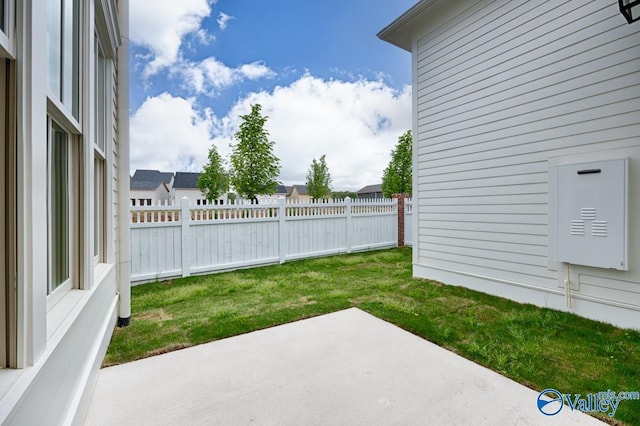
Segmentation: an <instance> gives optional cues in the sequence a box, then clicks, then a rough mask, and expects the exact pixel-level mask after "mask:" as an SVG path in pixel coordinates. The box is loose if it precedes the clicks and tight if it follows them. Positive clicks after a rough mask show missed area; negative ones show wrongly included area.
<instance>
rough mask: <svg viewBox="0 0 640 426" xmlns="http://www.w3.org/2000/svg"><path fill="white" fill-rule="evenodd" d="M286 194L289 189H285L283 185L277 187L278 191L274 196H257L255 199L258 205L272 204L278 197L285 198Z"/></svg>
mask: <svg viewBox="0 0 640 426" xmlns="http://www.w3.org/2000/svg"><path fill="white" fill-rule="evenodd" d="M288 193H289V188H287V187H286V186H284V185H278V189H277V190H276V192H275V193H274V194H272V195H257V196H256V198H257V199H258V203H260V204H264V203H266V202H274V201H276V200H277V199H278V198H279V197H284V198H286V197H287V194H288Z"/></svg>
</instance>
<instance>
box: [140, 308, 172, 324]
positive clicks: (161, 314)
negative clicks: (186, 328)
mask: <svg viewBox="0 0 640 426" xmlns="http://www.w3.org/2000/svg"><path fill="white" fill-rule="evenodd" d="M136 319H137V320H143V321H144V320H160V321H167V320H171V319H173V315H171V314H168V313H167V312H165V310H164V309H163V308H158V309H151V310H149V311H144V312H141V313H140V315H137V316H136Z"/></svg>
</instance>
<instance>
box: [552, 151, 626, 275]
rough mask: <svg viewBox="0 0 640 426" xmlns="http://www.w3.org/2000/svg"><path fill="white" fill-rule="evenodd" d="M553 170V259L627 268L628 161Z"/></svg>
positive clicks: (595, 163) (570, 165)
mask: <svg viewBox="0 0 640 426" xmlns="http://www.w3.org/2000/svg"><path fill="white" fill-rule="evenodd" d="M556 173H557V174H556V176H557V179H556V182H557V188H556V196H557V202H556V208H557V212H556V215H555V217H556V218H557V223H556V231H557V232H556V258H557V260H558V261H559V262H567V263H572V264H575V265H585V266H594V267H599V268H610V269H619V270H623V271H627V270H629V265H628V259H627V250H628V185H629V179H628V174H629V160H628V159H626V158H625V159H619V160H605V161H594V162H589V163H579V164H568V165H562V166H558V167H557V171H556Z"/></svg>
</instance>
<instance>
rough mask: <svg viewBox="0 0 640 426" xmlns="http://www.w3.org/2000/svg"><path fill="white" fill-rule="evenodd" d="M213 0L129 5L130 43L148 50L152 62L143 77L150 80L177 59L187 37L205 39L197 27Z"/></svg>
mask: <svg viewBox="0 0 640 426" xmlns="http://www.w3.org/2000/svg"><path fill="white" fill-rule="evenodd" d="M213 3H215V1H214V0H180V1H174V0H155V1H153V2H148V1H142V0H136V1H132V2H131V4H130V6H129V11H130V16H131V25H130V37H131V41H132V42H133V43H136V44H138V45H141V46H144V47H146V48H148V49H149V50H150V51H151V53H152V57H153V59H152V60H151V61H150V62H149V63H148V64H147V66H146V68H145V70H144V75H145V76H146V77H149V76H151V75H153V74H155V73H157V72H158V71H159V70H161V69H162V68H165V67H168V66H170V65H172V64H174V63H175V62H176V61H177V60H178V59H179V52H180V47H181V45H182V42H183V39H184V37H185V36H186V35H188V34H195V35H196V37H198V38H199V39H200V40H207V36H206V33H204V32H203V30H202V29H201V28H200V25H201V23H202V20H203V19H204V18H206V17H208V16H209V15H211V4H213Z"/></svg>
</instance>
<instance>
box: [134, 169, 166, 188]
mask: <svg viewBox="0 0 640 426" xmlns="http://www.w3.org/2000/svg"><path fill="white" fill-rule="evenodd" d="M171 179H173V173H170V172H160V171H158V170H136V172H135V173H134V174H133V177H132V178H131V180H130V181H129V189H133V190H142V191H148V190H153V189H156V188H157V187H159V186H160V185H162V184H165V187H166V186H167V185H166V184H168V183H171Z"/></svg>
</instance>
